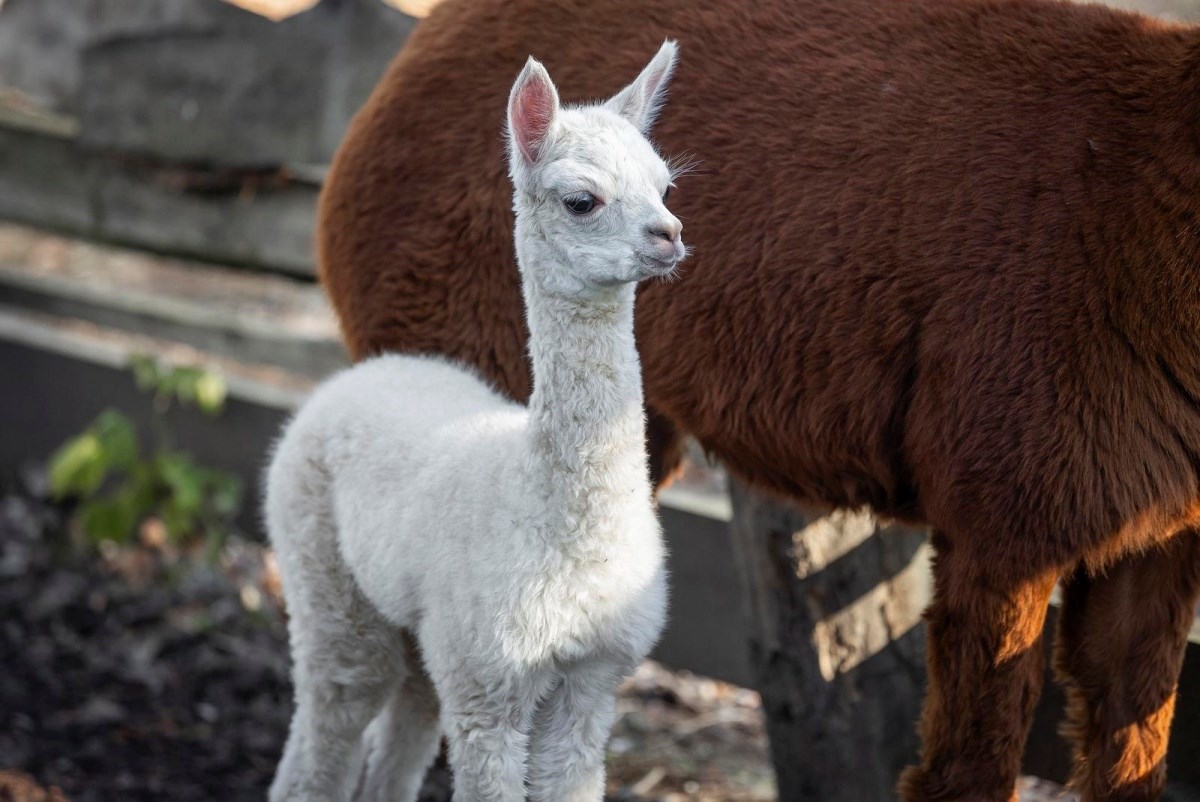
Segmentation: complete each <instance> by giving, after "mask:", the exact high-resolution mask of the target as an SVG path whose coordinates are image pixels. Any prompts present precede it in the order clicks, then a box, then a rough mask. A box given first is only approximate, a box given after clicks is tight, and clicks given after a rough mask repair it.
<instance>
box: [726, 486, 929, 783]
mask: <svg viewBox="0 0 1200 802" xmlns="http://www.w3.org/2000/svg"><path fill="white" fill-rule="evenodd" d="M732 484H733V486H732V488H731V491H732V495H733V521H732V524H731V532H732V536H733V545H734V553H735V555H736V559H737V563H738V566H737V567H738V572H739V574H740V576H741V580H742V584H743V592H744V597H745V600H746V603H747V605H746V606H747V613H748V626H749V633H748V634H749V641H750V661H751V671H752V673H753V674H754V676H755V680H756V685H757V688H758V690H759V691H760V692H761V693H762V698H763V705H764V709H765V712H766V716H767V729H768V732H769V734H770V737H771V751H772V755H773V758H774V763H775V771H776V775H777V779H778V783H779V798H780V800H783V801H784V802H806V801H807V800H814V802H816V801H818V800H819V801H820V802H835V801H836V800H846V802H884V800H892V799H895V798H896V796H895V790H894V786H895V783H896V779H897V777H898V775H899V773H900V770H901V769H902V768H903V767H904V766H906V765H908V764H909V763H910V762H912V761H913V760H915V758H916V754H917V745H918V739H917V733H916V723H917V720H918V718H919V715H920V707H921V698H922V695H923V692H924V686H925V661H924V657H925V655H924V627H923V626H918V624H920V616H921V612H922V610H923V609H924V607H925V604H926V603H927V601H928V598H929V592H930V589H931V578H930V575H929V570H928V554H929V547H928V546H927V545H926V533H925V532H924V530H919V529H913V528H909V527H904V526H899V525H887V524H884V523H881V522H879V521H877V520H876V519H875V518H874V517H873V516H872V515H869V514H867V513H862V512H835V513H831V514H826V515H822V514H818V513H814V512H808V511H805V510H803V509H801V508H799V507H796V506H793V505H790V504H786V503H784V502H781V501H777V500H775V499H773V498H768V497H765V496H763V495H760V494H758V493H756V492H754V491H752V490H749V489H747V488H746V487H744V486H740V485H738V483H737V482H736V481H735V482H733V483H732Z"/></svg>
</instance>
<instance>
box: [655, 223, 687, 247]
mask: <svg viewBox="0 0 1200 802" xmlns="http://www.w3.org/2000/svg"><path fill="white" fill-rule="evenodd" d="M649 233H650V236H651V237H654V238H656V239H662V240H666V241H667V242H669V243H671V244H672V245H674V244H675V242H676V241H677V240H678V239H679V235H680V234H681V233H683V223H681V222H679V220H677V219H676V218H674V217H672V218H671V219H670V220H659V221H658V222H655V223H651V224H650V229H649Z"/></svg>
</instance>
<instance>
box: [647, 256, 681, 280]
mask: <svg viewBox="0 0 1200 802" xmlns="http://www.w3.org/2000/svg"><path fill="white" fill-rule="evenodd" d="M681 261H683V259H682V258H681V257H678V256H669V257H667V258H666V259H661V258H658V257H656V256H643V257H642V267H643V268H645V270H646V272H647V273H648V274H650V275H651V276H654V277H656V278H657V277H661V276H668V275H670V274H671V273H674V272H675V268H676V267H678V266H679V263H680V262H681Z"/></svg>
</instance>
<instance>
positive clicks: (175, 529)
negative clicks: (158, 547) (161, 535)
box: [162, 498, 196, 543]
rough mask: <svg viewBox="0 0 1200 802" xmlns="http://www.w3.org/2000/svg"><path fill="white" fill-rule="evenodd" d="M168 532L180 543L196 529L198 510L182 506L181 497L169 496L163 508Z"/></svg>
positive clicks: (163, 517) (163, 516)
mask: <svg viewBox="0 0 1200 802" xmlns="http://www.w3.org/2000/svg"><path fill="white" fill-rule="evenodd" d="M162 520H163V524H164V525H165V526H166V527H167V534H168V535H169V536H170V537H171V539H172V540H173V541H175V542H176V543H178V542H179V541H181V540H183V539H184V538H186V537H187V536H189V535H191V534H193V533H194V532H195V531H196V511H195V510H190V509H187V508H185V507H182V506H180V504H179V499H177V498H169V499H167V502H166V503H165V504H164V505H163V509H162Z"/></svg>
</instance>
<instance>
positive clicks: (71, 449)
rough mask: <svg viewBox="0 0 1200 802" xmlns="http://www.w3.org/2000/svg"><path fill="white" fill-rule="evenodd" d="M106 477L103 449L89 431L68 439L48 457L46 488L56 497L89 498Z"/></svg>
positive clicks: (106, 470) (98, 440)
mask: <svg viewBox="0 0 1200 802" xmlns="http://www.w3.org/2000/svg"><path fill="white" fill-rule="evenodd" d="M107 475H108V463H107V461H106V459H105V453H104V447H103V445H102V444H101V442H100V438H99V437H97V436H96V435H95V434H94V433H92V432H91V431H88V432H84V433H83V434H81V435H79V436H78V437H74V438H72V439H70V440H68V441H67V442H66V443H64V444H63V445H62V446H61V447H60V448H59V449H58V451H56V452H54V454H53V455H52V456H51V457H50V466H49V476H50V489H51V492H53V493H54V495H55V496H56V497H57V498H63V497H65V496H71V495H78V496H90V495H91V494H93V493H95V492H96V490H98V489H99V488H100V485H101V483H103V482H104V477H105V476H107Z"/></svg>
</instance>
